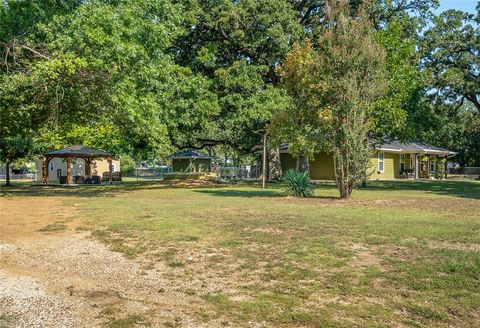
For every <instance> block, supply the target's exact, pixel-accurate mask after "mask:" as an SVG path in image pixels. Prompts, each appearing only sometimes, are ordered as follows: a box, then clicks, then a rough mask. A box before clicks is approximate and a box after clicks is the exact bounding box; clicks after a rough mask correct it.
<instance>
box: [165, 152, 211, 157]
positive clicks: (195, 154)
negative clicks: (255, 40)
mask: <svg viewBox="0 0 480 328" xmlns="http://www.w3.org/2000/svg"><path fill="white" fill-rule="evenodd" d="M167 157H168V158H172V159H189V158H193V159H213V158H214V157H213V156H210V155H207V154H204V153H200V152H198V151H193V150H189V151H181V152H178V153H175V154H172V155H170V156H167Z"/></svg>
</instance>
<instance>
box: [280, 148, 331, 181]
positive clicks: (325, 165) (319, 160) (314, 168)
mask: <svg viewBox="0 0 480 328" xmlns="http://www.w3.org/2000/svg"><path fill="white" fill-rule="evenodd" d="M280 162H281V166H282V172H286V171H288V170H290V169H296V168H297V160H296V158H293V156H292V155H290V154H287V153H281V154H280ZM309 164H310V177H311V178H312V179H314V180H335V172H334V170H333V157H332V155H330V154H327V153H325V152H321V153H318V154H316V155H315V158H314V160H313V161H310V163H309Z"/></svg>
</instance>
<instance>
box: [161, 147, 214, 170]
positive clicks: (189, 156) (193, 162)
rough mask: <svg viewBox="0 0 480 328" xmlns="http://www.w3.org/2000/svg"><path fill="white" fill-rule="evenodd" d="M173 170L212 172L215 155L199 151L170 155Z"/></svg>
mask: <svg viewBox="0 0 480 328" xmlns="http://www.w3.org/2000/svg"><path fill="white" fill-rule="evenodd" d="M167 158H170V159H171V160H172V172H211V171H212V159H214V157H213V156H210V155H208V154H204V153H200V152H197V151H183V152H178V153H175V154H173V155H170V156H168V157H167Z"/></svg>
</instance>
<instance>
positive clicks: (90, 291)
mask: <svg viewBox="0 0 480 328" xmlns="http://www.w3.org/2000/svg"><path fill="white" fill-rule="evenodd" d="M78 222H79V215H78V213H76V211H75V207H74V206H72V207H66V206H63V205H62V204H60V203H58V202H56V201H55V200H54V199H52V198H33V197H32V198H26V199H8V198H0V229H1V230H0V327H3V326H6V327H101V326H105V325H107V326H108V325H110V326H111V327H116V326H118V327H134V326H135V327H142V326H148V324H150V326H154V327H161V326H170V327H172V326H177V327H202V326H203V325H204V324H202V322H201V321H200V318H199V313H198V307H197V306H195V301H194V300H193V299H189V297H188V295H185V294H184V293H181V292H178V291H176V288H175V287H174V286H170V285H169V282H168V280H167V279H166V278H164V277H163V276H162V270H161V268H160V269H159V268H158V267H157V268H156V270H146V269H143V268H141V267H140V265H139V263H138V262H136V261H133V260H129V259H126V258H124V257H123V256H122V255H121V254H119V253H115V252H112V251H110V250H109V249H108V248H106V247H105V246H104V245H102V244H100V243H99V242H97V241H95V240H94V239H92V238H90V237H89V235H88V234H87V233H84V232H77V231H75V227H76V226H77V225H78ZM42 229H43V230H47V231H39V230H42ZM180 309H181V311H180ZM119 320H120V321H119ZM122 320H123V321H122ZM115 324H117V325H115ZM210 324H211V323H210Z"/></svg>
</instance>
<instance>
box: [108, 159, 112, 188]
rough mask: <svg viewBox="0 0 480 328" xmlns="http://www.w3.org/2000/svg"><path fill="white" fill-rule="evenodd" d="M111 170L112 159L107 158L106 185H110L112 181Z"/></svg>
mask: <svg viewBox="0 0 480 328" xmlns="http://www.w3.org/2000/svg"><path fill="white" fill-rule="evenodd" d="M112 170H113V166H112V158H111V157H109V158H108V183H109V184H112V181H113V177H112Z"/></svg>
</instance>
